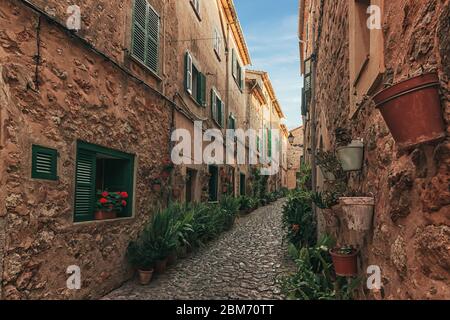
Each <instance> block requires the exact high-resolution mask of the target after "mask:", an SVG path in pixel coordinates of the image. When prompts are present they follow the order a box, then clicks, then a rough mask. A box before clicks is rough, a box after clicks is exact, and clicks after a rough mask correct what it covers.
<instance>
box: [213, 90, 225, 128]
mask: <svg viewBox="0 0 450 320" xmlns="http://www.w3.org/2000/svg"><path fill="white" fill-rule="evenodd" d="M224 112H225V105H224V103H223V101H222V100H221V99H220V96H219V95H218V93H217V91H216V90H215V89H211V115H212V118H213V120H215V121H216V123H217V124H218V125H220V126H221V127H223V125H224Z"/></svg>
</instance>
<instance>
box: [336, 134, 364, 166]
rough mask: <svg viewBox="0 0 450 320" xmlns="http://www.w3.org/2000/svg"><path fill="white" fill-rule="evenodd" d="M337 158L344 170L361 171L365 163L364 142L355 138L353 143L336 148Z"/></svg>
mask: <svg viewBox="0 0 450 320" xmlns="http://www.w3.org/2000/svg"><path fill="white" fill-rule="evenodd" d="M336 153H337V158H338V160H339V162H340V163H341V166H342V169H343V170H344V171H359V170H361V168H362V165H363V155H364V144H363V143H362V142H361V141H358V140H354V141H352V143H351V144H349V145H348V146H344V147H339V148H337V149H336Z"/></svg>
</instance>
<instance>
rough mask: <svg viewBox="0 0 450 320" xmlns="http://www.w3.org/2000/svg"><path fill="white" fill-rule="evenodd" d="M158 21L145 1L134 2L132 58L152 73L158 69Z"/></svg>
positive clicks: (135, 0)
mask: <svg viewBox="0 0 450 320" xmlns="http://www.w3.org/2000/svg"><path fill="white" fill-rule="evenodd" d="M159 23H160V19H159V16H158V14H157V13H156V11H155V10H153V9H152V8H151V7H150V5H149V4H148V3H147V0H134V10H133V28H132V29H133V30H132V48H131V52H132V56H133V57H134V58H136V59H137V60H138V61H139V62H141V63H142V64H144V65H146V66H147V67H148V68H149V69H151V70H152V71H154V72H156V73H157V72H158V67H159Z"/></svg>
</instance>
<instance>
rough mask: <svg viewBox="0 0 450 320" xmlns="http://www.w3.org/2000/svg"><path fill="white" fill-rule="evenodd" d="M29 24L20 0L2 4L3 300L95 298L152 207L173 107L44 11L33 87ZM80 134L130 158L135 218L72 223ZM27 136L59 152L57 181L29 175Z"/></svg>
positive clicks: (31, 18) (117, 270)
mask: <svg viewBox="0 0 450 320" xmlns="http://www.w3.org/2000/svg"><path fill="white" fill-rule="evenodd" d="M105 3H106V2H105ZM93 8H98V7H93ZM93 10H94V9H93ZM37 22H38V15H36V14H35V13H33V12H32V11H31V10H29V9H28V8H26V7H25V6H23V5H22V4H21V2H20V1H13V0H5V1H2V3H1V5H0V65H1V70H0V101H1V102H2V104H1V109H0V112H1V113H0V115H1V116H0V120H1V132H2V133H1V136H0V137H1V139H0V163H1V166H0V173H1V176H0V180H1V186H0V188H1V198H0V230H2V229H4V231H5V232H4V233H2V231H0V257H1V254H2V252H3V259H2V266H3V270H1V268H0V271H2V277H1V278H2V284H3V288H2V289H3V290H2V298H5V299H19V298H22V299H38V298H49V299H54V298H55V299H56V298H58V299H59V298H97V297H99V296H101V295H102V294H105V293H107V292H108V291H109V290H112V289H113V288H115V287H117V286H118V285H120V284H121V283H122V282H123V281H125V280H126V279H128V278H129V277H130V275H131V273H130V270H129V268H128V265H127V263H126V260H125V257H124V254H125V251H126V250H125V249H126V246H127V245H128V242H129V241H130V239H132V238H134V237H136V235H137V233H138V232H139V231H140V230H141V229H142V227H143V225H144V224H145V223H146V222H147V221H148V219H149V218H150V216H151V214H152V212H153V209H154V207H155V206H156V205H160V203H158V196H157V195H155V194H153V193H152V192H151V190H150V181H149V180H150V177H151V176H152V175H153V174H156V173H159V172H160V171H161V170H162V163H163V159H164V158H166V157H167V155H168V154H169V149H168V148H169V144H168V141H169V129H170V124H171V107H170V105H169V103H168V102H167V100H165V99H163V98H162V97H161V96H160V95H159V94H156V93H155V92H153V91H152V90H150V89H149V88H147V87H145V86H144V85H143V84H141V83H139V82H137V81H135V80H133V79H131V78H130V77H129V76H128V75H127V74H126V73H124V72H123V71H121V70H119V69H118V68H117V67H116V66H114V65H113V64H112V63H110V62H108V61H106V60H105V59H104V58H103V57H101V56H99V55H97V54H95V53H93V51H92V50H90V49H88V48H86V46H84V45H83V44H82V43H81V42H80V41H78V40H77V39H75V38H73V37H71V36H70V34H68V33H67V32H65V31H63V30H62V29H61V28H60V27H58V26H55V25H54V24H50V23H48V21H47V20H46V19H45V18H42V19H41V32H40V42H39V43H40V46H41V49H40V50H41V64H40V66H39V68H38V75H39V88H37V87H36V85H35V83H34V79H35V76H36V74H35V70H36V65H35V61H34V59H33V56H34V55H35V54H36V52H37V51H36V46H37V43H38V39H37V32H36V26H37ZM92 23H94V21H92ZM111 42H114V41H111ZM105 43H106V42H105ZM111 50H112V51H114V49H111ZM37 90H38V91H37ZM156 133H157V134H156ZM78 139H81V140H85V141H88V142H91V143H95V144H99V145H103V146H107V147H111V148H115V149H118V150H122V151H126V152H130V153H135V154H136V155H137V163H136V167H137V169H136V179H135V180H136V182H135V183H136V188H135V210H134V215H135V217H133V218H129V219H121V220H116V221H107V222H90V223H82V224H74V223H73V202H74V199H73V198H74V196H73V195H74V175H75V156H76V154H75V153H76V141H77V140H78ZM34 143H36V144H40V145H44V146H48V147H53V148H56V149H57V150H58V152H59V154H60V156H59V159H58V176H59V180H58V181H55V182H52V181H41V180H33V179H31V174H30V172H31V145H32V144H34ZM2 237H6V239H5V244H4V248H3V249H2ZM69 265H78V266H80V267H81V277H82V288H81V290H77V291H71V290H68V289H67V288H66V279H67V277H68V275H67V274H66V268H67V266H69Z"/></svg>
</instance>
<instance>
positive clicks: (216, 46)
mask: <svg viewBox="0 0 450 320" xmlns="http://www.w3.org/2000/svg"><path fill="white" fill-rule="evenodd" d="M213 45H214V52H215V53H216V54H217V57H218V58H220V50H221V47H222V38H221V37H220V32H219V30H218V29H217V28H214V42H213Z"/></svg>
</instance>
